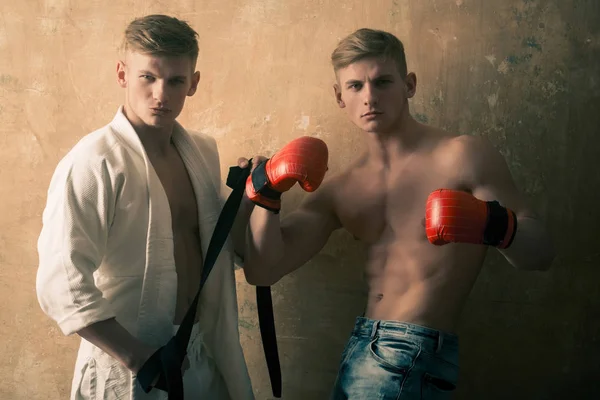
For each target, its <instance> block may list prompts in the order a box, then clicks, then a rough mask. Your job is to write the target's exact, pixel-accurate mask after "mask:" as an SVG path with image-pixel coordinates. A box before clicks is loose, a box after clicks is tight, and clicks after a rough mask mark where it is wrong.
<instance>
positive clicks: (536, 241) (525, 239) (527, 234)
mask: <svg viewBox="0 0 600 400" xmlns="http://www.w3.org/2000/svg"><path fill="white" fill-rule="evenodd" d="M500 253H502V255H503V256H504V257H505V258H506V259H507V260H508V262H510V263H511V265H513V266H514V267H515V268H517V269H522V270H540V271H542V270H547V269H549V268H550V265H551V264H552V261H553V260H554V256H555V254H554V248H553V245H552V240H551V238H550V235H549V234H548V232H547V230H546V228H545V227H544V225H543V224H542V222H541V221H540V220H538V219H536V218H534V217H517V232H516V234H515V237H514V239H513V242H512V244H511V245H510V246H509V248H507V249H501V250H500Z"/></svg>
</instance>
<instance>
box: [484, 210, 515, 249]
mask: <svg viewBox="0 0 600 400" xmlns="http://www.w3.org/2000/svg"><path fill="white" fill-rule="evenodd" d="M486 204H487V207H488V220H487V224H486V226H485V231H484V233H483V244H485V245H488V246H495V247H498V248H501V249H506V248H508V247H509V246H510V245H511V244H512V241H513V239H514V237H515V233H516V232H517V216H516V215H515V213H514V212H513V211H512V210H509V209H508V208H505V207H502V206H501V205H500V203H498V202H497V201H488V202H486Z"/></svg>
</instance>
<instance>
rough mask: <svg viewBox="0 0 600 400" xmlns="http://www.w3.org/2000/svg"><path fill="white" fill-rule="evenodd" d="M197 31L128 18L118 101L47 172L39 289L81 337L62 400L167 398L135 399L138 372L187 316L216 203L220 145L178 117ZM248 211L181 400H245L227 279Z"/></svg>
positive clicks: (218, 273)
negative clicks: (67, 396) (104, 120)
mask: <svg viewBox="0 0 600 400" xmlns="http://www.w3.org/2000/svg"><path fill="white" fill-rule="evenodd" d="M196 36H197V34H196V32H195V31H194V30H193V29H192V28H191V27H190V26H189V25H188V24H187V23H185V22H183V21H180V20H178V19H175V18H172V17H168V16H162V15H152V16H146V17H143V18H140V19H136V20H134V21H133V22H132V23H131V24H130V25H129V26H128V27H127V29H126V31H125V38H124V46H123V54H122V58H121V60H120V61H119V62H118V66H117V80H118V83H119V85H120V86H121V87H122V88H123V89H124V91H125V104H124V105H123V106H121V107H120V108H119V109H118V111H117V113H116V115H115V117H114V119H113V120H112V121H111V122H110V123H109V124H108V125H106V126H104V127H102V128H100V129H98V130H97V131H95V132H92V133H90V134H88V135H86V136H85V137H83V139H81V141H79V143H77V144H76V145H75V146H74V147H73V149H72V150H71V151H70V152H69V153H68V154H67V155H66V156H65V157H64V158H63V159H62V160H61V161H60V163H59V164H58V167H57V168H56V171H55V173H54V175H53V177H52V180H51V183H50V188H49V190H48V200H47V205H46V208H45V210H44V214H43V228H42V231H41V234H40V237H39V241H38V251H39V270H38V275H37V285H36V287H37V294H38V299H39V302H40V305H41V307H42V309H43V311H44V312H45V313H46V314H47V315H48V316H49V317H50V318H52V319H53V320H54V321H56V323H57V324H58V325H59V327H60V329H61V330H62V332H63V333H64V334H65V335H70V334H74V333H77V334H79V335H80V336H81V337H82V338H83V340H82V341H81V346H80V349H79V354H78V357H77V362H76V366H75V372H74V378H73V386H72V393H71V399H96V398H97V399H166V397H167V395H166V393H165V392H162V391H159V390H158V389H153V390H152V391H150V393H149V394H146V393H144V392H143V390H142V388H141V386H140V385H139V383H138V382H137V380H136V373H137V371H139V370H140V368H141V367H142V365H143V364H144V363H145V362H146V360H147V359H148V358H149V357H150V356H151V355H152V354H153V353H154V352H155V351H156V350H157V349H158V348H159V347H161V346H163V345H164V344H166V343H167V342H168V341H169V339H170V338H171V337H172V336H173V335H174V333H175V331H176V330H177V327H178V325H179V324H180V323H181V321H182V318H183V316H184V315H185V313H186V311H187V310H188V308H189V306H190V304H191V302H192V300H193V298H194V296H195V294H196V292H197V290H198V286H199V282H200V275H201V270H202V264H203V254H206V250H207V247H208V244H209V241H210V238H211V235H212V232H213V229H214V226H215V224H216V221H217V218H218V216H219V213H220V211H221V207H222V204H223V203H222V196H221V187H222V180H221V176H220V165H219V155H218V152H217V147H216V142H215V140H214V139H212V138H211V137H209V136H206V135H203V134H194V135H191V134H188V133H187V132H186V131H185V129H184V128H183V127H182V126H181V125H179V123H178V122H176V121H175V119H176V117H177V116H178V115H179V114H180V112H181V110H182V108H183V106H184V103H185V99H186V97H187V96H192V95H194V93H195V92H196V88H197V85H198V81H199V79H200V73H199V72H198V71H195V67H196V59H197V56H198V43H197V39H196ZM250 209H251V206H250V205H249V201H247V199H246V200H244V202H243V206H242V209H241V210H240V213H239V214H238V219H237V220H236V224H235V226H234V230H233V231H232V235H231V237H232V239H233V240H232V241H228V242H227V243H226V245H225V246H224V249H223V251H222V252H221V254H220V256H219V258H218V260H217V262H216V263H215V266H214V268H213V270H212V272H211V274H210V276H209V278H208V281H207V283H206V285H205V286H204V288H203V291H202V295H201V298H200V302H199V306H198V312H197V317H196V321H195V322H196V323H195V325H194V328H193V331H192V337H191V339H190V344H189V347H188V355H187V358H186V361H185V362H184V370H185V372H184V376H183V379H184V387H185V397H186V399H200V398H202V399H211V400H212V399H216V400H218V399H233V400H238V399H240V400H245V399H253V398H254V397H253V394H252V388H251V384H250V378H249V376H248V371H247V367H246V363H245V360H244V356H243V353H242V348H241V346H240V342H239V332H238V319H237V299H236V292H235V279H234V272H233V248H234V247H235V248H236V249H237V248H242V249H243V242H239V241H237V240H236V239H237V238H238V237H240V238H243V235H244V227H245V225H244V224H245V222H247V217H248V215H249V213H250ZM240 233H241V236H238V234H240ZM240 243H241V247H240Z"/></svg>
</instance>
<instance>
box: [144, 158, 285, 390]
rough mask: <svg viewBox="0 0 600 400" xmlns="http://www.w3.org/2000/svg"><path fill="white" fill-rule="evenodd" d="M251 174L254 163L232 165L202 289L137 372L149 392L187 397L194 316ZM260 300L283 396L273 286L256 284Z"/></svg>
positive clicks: (263, 330) (275, 381)
mask: <svg viewBox="0 0 600 400" xmlns="http://www.w3.org/2000/svg"><path fill="white" fill-rule="evenodd" d="M250 161H252V160H250ZM250 165H251V164H250ZM249 174H250V166H248V167H247V168H244V169H242V168H240V167H230V168H229V175H228V176H227V186H229V187H230V188H232V189H233V192H232V193H231V194H230V195H229V197H228V198H227V201H226V202H225V205H224V206H223V210H221V214H220V215H219V219H218V220H217V224H216V226H215V230H214V231H213V234H212V237H211V239H210V244H209V246H208V250H207V252H206V257H205V259H204V269H203V270H202V276H201V278H200V288H199V289H198V292H197V293H196V297H194V301H193V302H192V305H191V306H190V308H189V309H188V311H187V313H186V314H185V317H184V318H183V321H182V322H181V325H180V326H179V329H178V330H177V333H176V334H175V336H173V337H172V338H171V340H169V342H168V343H167V344H166V345H164V346H162V347H161V348H159V349H158V350H157V351H156V352H155V353H154V354H152V356H151V357H150V358H149V359H148V361H146V363H145V364H144V365H143V366H142V368H141V369H140V370H139V372H138V373H137V378H136V379H137V381H138V382H139V383H140V385H141V387H142V389H143V390H144V392H146V393H149V392H150V391H151V390H152V389H153V388H156V389H159V390H162V391H164V392H167V393H168V394H169V397H168V398H169V400H183V376H182V372H181V367H182V364H183V360H184V359H185V356H186V354H187V347H188V343H189V341H190V336H191V333H192V326H193V325H194V319H195V318H196V310H197V308H198V300H199V299H200V292H201V291H202V288H203V287H204V283H205V282H206V279H207V278H208V274H209V273H210V271H211V270H212V268H213V266H214V264H215V262H216V261H217V257H218V256H219V253H220V252H221V249H222V248H223V245H224V244H225V241H226V240H227V236H228V235H229V232H230V231H231V227H232V226H233V222H234V220H235V216H236V215H237V212H238V209H239V208H240V203H241V201H242V197H243V195H244V190H245V188H246V180H247V178H248V175H249ZM256 303H257V308H258V321H259V325H260V334H261V338H262V342H263V349H264V352H265V358H266V360H267V368H268V370H269V378H270V379H271V388H272V390H273V396H275V397H276V398H280V397H281V367H280V364H279V354H278V351H277V337H276V334H275V319H274V317H273V302H272V299H271V288H270V286H257V287H256ZM157 376H159V378H158V381H157V383H156V384H155V385H152V383H153V381H154V379H155V378H156V377H157Z"/></svg>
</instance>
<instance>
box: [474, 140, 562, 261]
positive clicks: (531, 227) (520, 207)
mask: <svg viewBox="0 0 600 400" xmlns="http://www.w3.org/2000/svg"><path fill="white" fill-rule="evenodd" d="M473 141H474V142H475V143H473V148H472V149H471V150H472V151H471V152H470V153H469V154H471V155H470V157H473V160H474V166H475V168H474V169H475V171H476V172H475V178H474V179H475V184H474V190H473V195H474V196H475V197H477V198H479V199H481V200H485V201H491V200H497V201H498V202H499V203H500V204H501V205H502V206H504V207H507V208H509V209H511V210H512V211H514V212H515V214H516V216H517V232H516V234H515V237H514V240H513V242H512V244H511V245H510V247H509V248H507V249H499V251H500V253H502V255H503V256H504V257H505V258H506V260H507V261H508V262H509V263H510V264H511V265H513V266H514V267H515V268H518V269H523V270H547V269H548V268H550V265H551V264H552V261H553V260H554V257H555V253H554V248H553V245H552V240H551V238H550V235H549V234H548V232H547V230H546V227H545V226H544V224H543V222H542V221H541V220H540V218H539V217H538V216H537V215H536V214H535V213H534V212H533V211H532V210H531V209H530V208H529V207H528V205H527V204H526V201H525V199H524V196H523V195H522V194H521V193H520V192H519V190H518V189H517V187H516V185H515V183H514V181H513V178H512V176H511V174H510V171H509V169H508V166H507V164H506V161H505V160H504V157H502V155H501V154H500V153H499V152H498V151H497V150H496V149H495V148H494V147H493V146H492V144H491V143H489V141H487V140H484V139H473Z"/></svg>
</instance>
